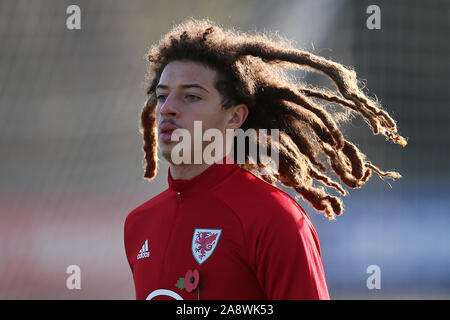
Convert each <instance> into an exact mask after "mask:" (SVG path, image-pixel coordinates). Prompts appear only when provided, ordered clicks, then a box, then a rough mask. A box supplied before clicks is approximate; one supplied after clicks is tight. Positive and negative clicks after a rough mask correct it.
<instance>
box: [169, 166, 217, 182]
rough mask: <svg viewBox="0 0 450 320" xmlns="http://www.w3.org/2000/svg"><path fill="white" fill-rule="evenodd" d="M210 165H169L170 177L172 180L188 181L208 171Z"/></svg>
mask: <svg viewBox="0 0 450 320" xmlns="http://www.w3.org/2000/svg"><path fill="white" fill-rule="evenodd" d="M210 166H211V165H210V164H205V163H204V164H189V165H173V164H170V175H171V176H172V179H174V180H178V179H182V180H190V179H192V178H194V177H195V176H198V175H199V174H200V173H202V172H203V171H205V170H206V169H208V167H210Z"/></svg>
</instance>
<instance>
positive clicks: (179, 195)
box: [177, 191, 181, 201]
mask: <svg viewBox="0 0 450 320" xmlns="http://www.w3.org/2000/svg"><path fill="white" fill-rule="evenodd" d="M177 200H178V201H181V192H180V191H177Z"/></svg>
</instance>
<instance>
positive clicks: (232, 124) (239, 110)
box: [227, 104, 248, 130]
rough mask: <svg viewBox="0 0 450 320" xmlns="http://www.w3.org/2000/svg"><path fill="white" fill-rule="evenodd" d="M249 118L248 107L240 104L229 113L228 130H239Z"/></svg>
mask: <svg viewBox="0 0 450 320" xmlns="http://www.w3.org/2000/svg"><path fill="white" fill-rule="evenodd" d="M247 116H248V107H247V105H245V104H238V105H235V106H234V107H231V108H230V110H229V113H228V117H229V120H228V123H227V129H234V130H237V129H239V128H240V127H241V126H242V124H243V123H244V121H245V119H247Z"/></svg>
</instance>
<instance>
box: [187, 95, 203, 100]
mask: <svg viewBox="0 0 450 320" xmlns="http://www.w3.org/2000/svg"><path fill="white" fill-rule="evenodd" d="M186 99H187V100H189V101H197V100H200V97H197V96H194V95H193V94H188V95H186Z"/></svg>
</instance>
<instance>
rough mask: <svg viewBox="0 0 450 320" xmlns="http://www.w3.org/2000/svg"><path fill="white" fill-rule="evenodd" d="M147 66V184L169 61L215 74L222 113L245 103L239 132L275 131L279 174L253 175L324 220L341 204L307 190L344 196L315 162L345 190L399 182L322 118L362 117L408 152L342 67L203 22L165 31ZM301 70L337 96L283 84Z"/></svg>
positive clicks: (144, 116)
mask: <svg viewBox="0 0 450 320" xmlns="http://www.w3.org/2000/svg"><path fill="white" fill-rule="evenodd" d="M148 60H149V62H150V70H149V76H148V91H147V93H148V95H149V100H148V102H147V104H146V106H145V107H144V108H143V110H142V115H141V132H142V133H143V135H144V147H143V149H144V152H145V160H146V164H145V174H144V177H145V178H147V179H152V178H153V177H154V176H155V175H156V172H157V148H158V145H157V138H156V137H157V135H156V122H155V107H156V102H157V101H156V95H155V89H156V85H157V84H158V81H159V78H160V76H161V73H162V71H163V69H164V67H165V66H166V65H167V64H168V63H169V62H171V61H174V60H187V61H195V62H200V63H202V64H203V65H205V66H208V67H210V68H212V69H214V70H216V71H217V79H216V83H215V86H216V88H217V89H218V91H219V92H220V93H221V95H222V97H223V101H222V105H223V107H224V108H229V107H231V106H233V105H236V104H240V103H244V104H246V105H247V106H248V108H249V115H248V118H247V119H246V121H245V122H244V124H243V125H242V127H241V128H242V129H243V130H247V129H250V128H253V129H255V130H257V129H279V130H280V139H279V144H278V146H277V147H278V150H279V152H280V153H279V160H280V161H279V162H280V163H279V169H278V172H277V173H274V174H260V176H261V178H262V179H264V180H266V181H268V182H270V183H272V184H274V183H276V182H277V181H278V182H280V183H281V184H283V185H285V186H288V187H292V188H294V189H295V190H296V192H297V193H298V194H300V195H301V196H303V197H304V198H305V199H306V200H308V201H309V202H310V203H311V204H312V205H313V207H314V208H316V209H317V210H319V211H324V212H325V214H326V216H327V217H328V218H329V219H334V217H335V215H340V214H342V213H343V204H342V201H341V199H339V198H337V197H335V196H331V195H329V194H328V193H326V192H325V191H324V188H323V187H320V188H315V187H313V179H315V180H317V181H319V182H320V183H322V184H324V185H325V186H328V187H332V188H335V189H336V190H338V191H339V192H340V193H341V194H342V195H346V194H347V193H346V191H345V190H344V189H343V187H342V186H341V185H340V184H339V183H338V182H336V181H333V180H332V179H331V178H330V177H329V176H328V175H326V174H324V173H325V172H327V169H326V166H325V165H324V164H323V163H322V162H321V160H320V159H319V156H320V155H322V156H325V159H326V161H327V163H328V164H329V165H330V166H331V168H332V169H333V171H334V172H335V173H336V175H337V176H338V177H339V179H340V180H341V181H342V182H344V183H345V184H346V185H347V186H349V187H351V188H360V187H361V186H362V185H363V184H364V183H365V182H366V181H367V180H368V179H369V178H370V176H371V174H372V171H375V172H376V173H377V174H379V175H381V176H385V177H391V178H394V179H395V178H400V177H401V175H400V174H399V173H397V172H383V171H381V170H380V169H378V168H377V167H376V166H374V165H373V164H371V163H370V162H368V161H365V160H366V156H365V155H364V154H362V153H361V152H360V151H359V150H358V148H357V147H356V146H355V145H354V144H352V143H351V142H349V141H347V140H346V139H345V138H344V136H343V134H342V132H341V131H340V130H339V128H338V126H337V117H336V115H333V114H330V113H329V112H327V111H326V110H325V108H324V106H326V105H327V104H329V103H334V104H337V105H340V106H341V107H343V108H344V109H346V110H347V115H350V114H359V115H361V116H362V117H363V119H364V120H365V121H366V122H367V123H368V124H369V125H370V127H371V129H372V132H373V133H374V134H382V135H384V136H386V137H387V138H388V139H390V140H392V141H393V142H394V143H397V144H400V145H401V146H406V144H407V143H406V140H405V139H404V138H403V137H402V136H400V135H399V134H397V126H396V123H395V121H394V120H393V119H392V118H391V117H390V116H389V114H388V113H387V112H386V111H385V110H382V109H381V106H379V104H378V103H377V102H375V101H373V100H371V99H369V98H368V97H367V96H366V95H365V94H364V93H363V92H362V91H361V90H360V89H359V88H358V85H357V79H356V74H355V72H354V71H353V70H350V69H348V68H346V67H344V66H343V65H341V64H338V63H335V62H333V61H330V60H327V59H325V58H322V57H319V56H316V55H314V54H311V53H309V52H306V51H301V50H298V49H296V48H294V47H293V46H292V45H291V44H290V43H289V42H287V41H286V40H283V39H277V40H274V39H272V38H270V37H268V36H267V35H264V34H251V35H250V34H245V33H239V32H235V31H232V30H223V29H221V28H220V27H218V26H217V25H216V24H214V23H212V22H211V21H209V20H195V19H189V20H187V21H186V22H184V23H182V24H180V25H178V26H177V27H175V28H174V29H172V30H171V31H170V32H169V33H168V34H167V35H166V36H165V37H163V38H162V39H161V41H160V42H159V43H158V44H156V45H154V46H153V47H152V48H151V49H150V52H149V53H148ZM300 68H307V69H308V70H310V71H315V72H321V73H323V74H325V75H326V76H328V77H329V78H330V79H331V80H332V81H333V82H334V83H335V85H336V88H337V90H338V91H337V92H330V91H328V90H325V89H319V88H311V87H307V86H306V85H304V84H302V83H299V82H297V81H294V80H290V78H289V77H288V75H287V73H286V71H285V70H284V69H300ZM270 141H271V140H270V139H269V141H268V143H269V146H268V147H270V143H271V142H270ZM245 159H246V160H247V161H246V163H245V164H241V165H240V166H241V167H242V168H244V169H247V170H252V171H256V173H258V172H259V173H261V169H262V167H263V166H262V165H260V164H259V163H258V165H254V164H250V162H249V161H248V160H249V157H248V154H246V157H245Z"/></svg>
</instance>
